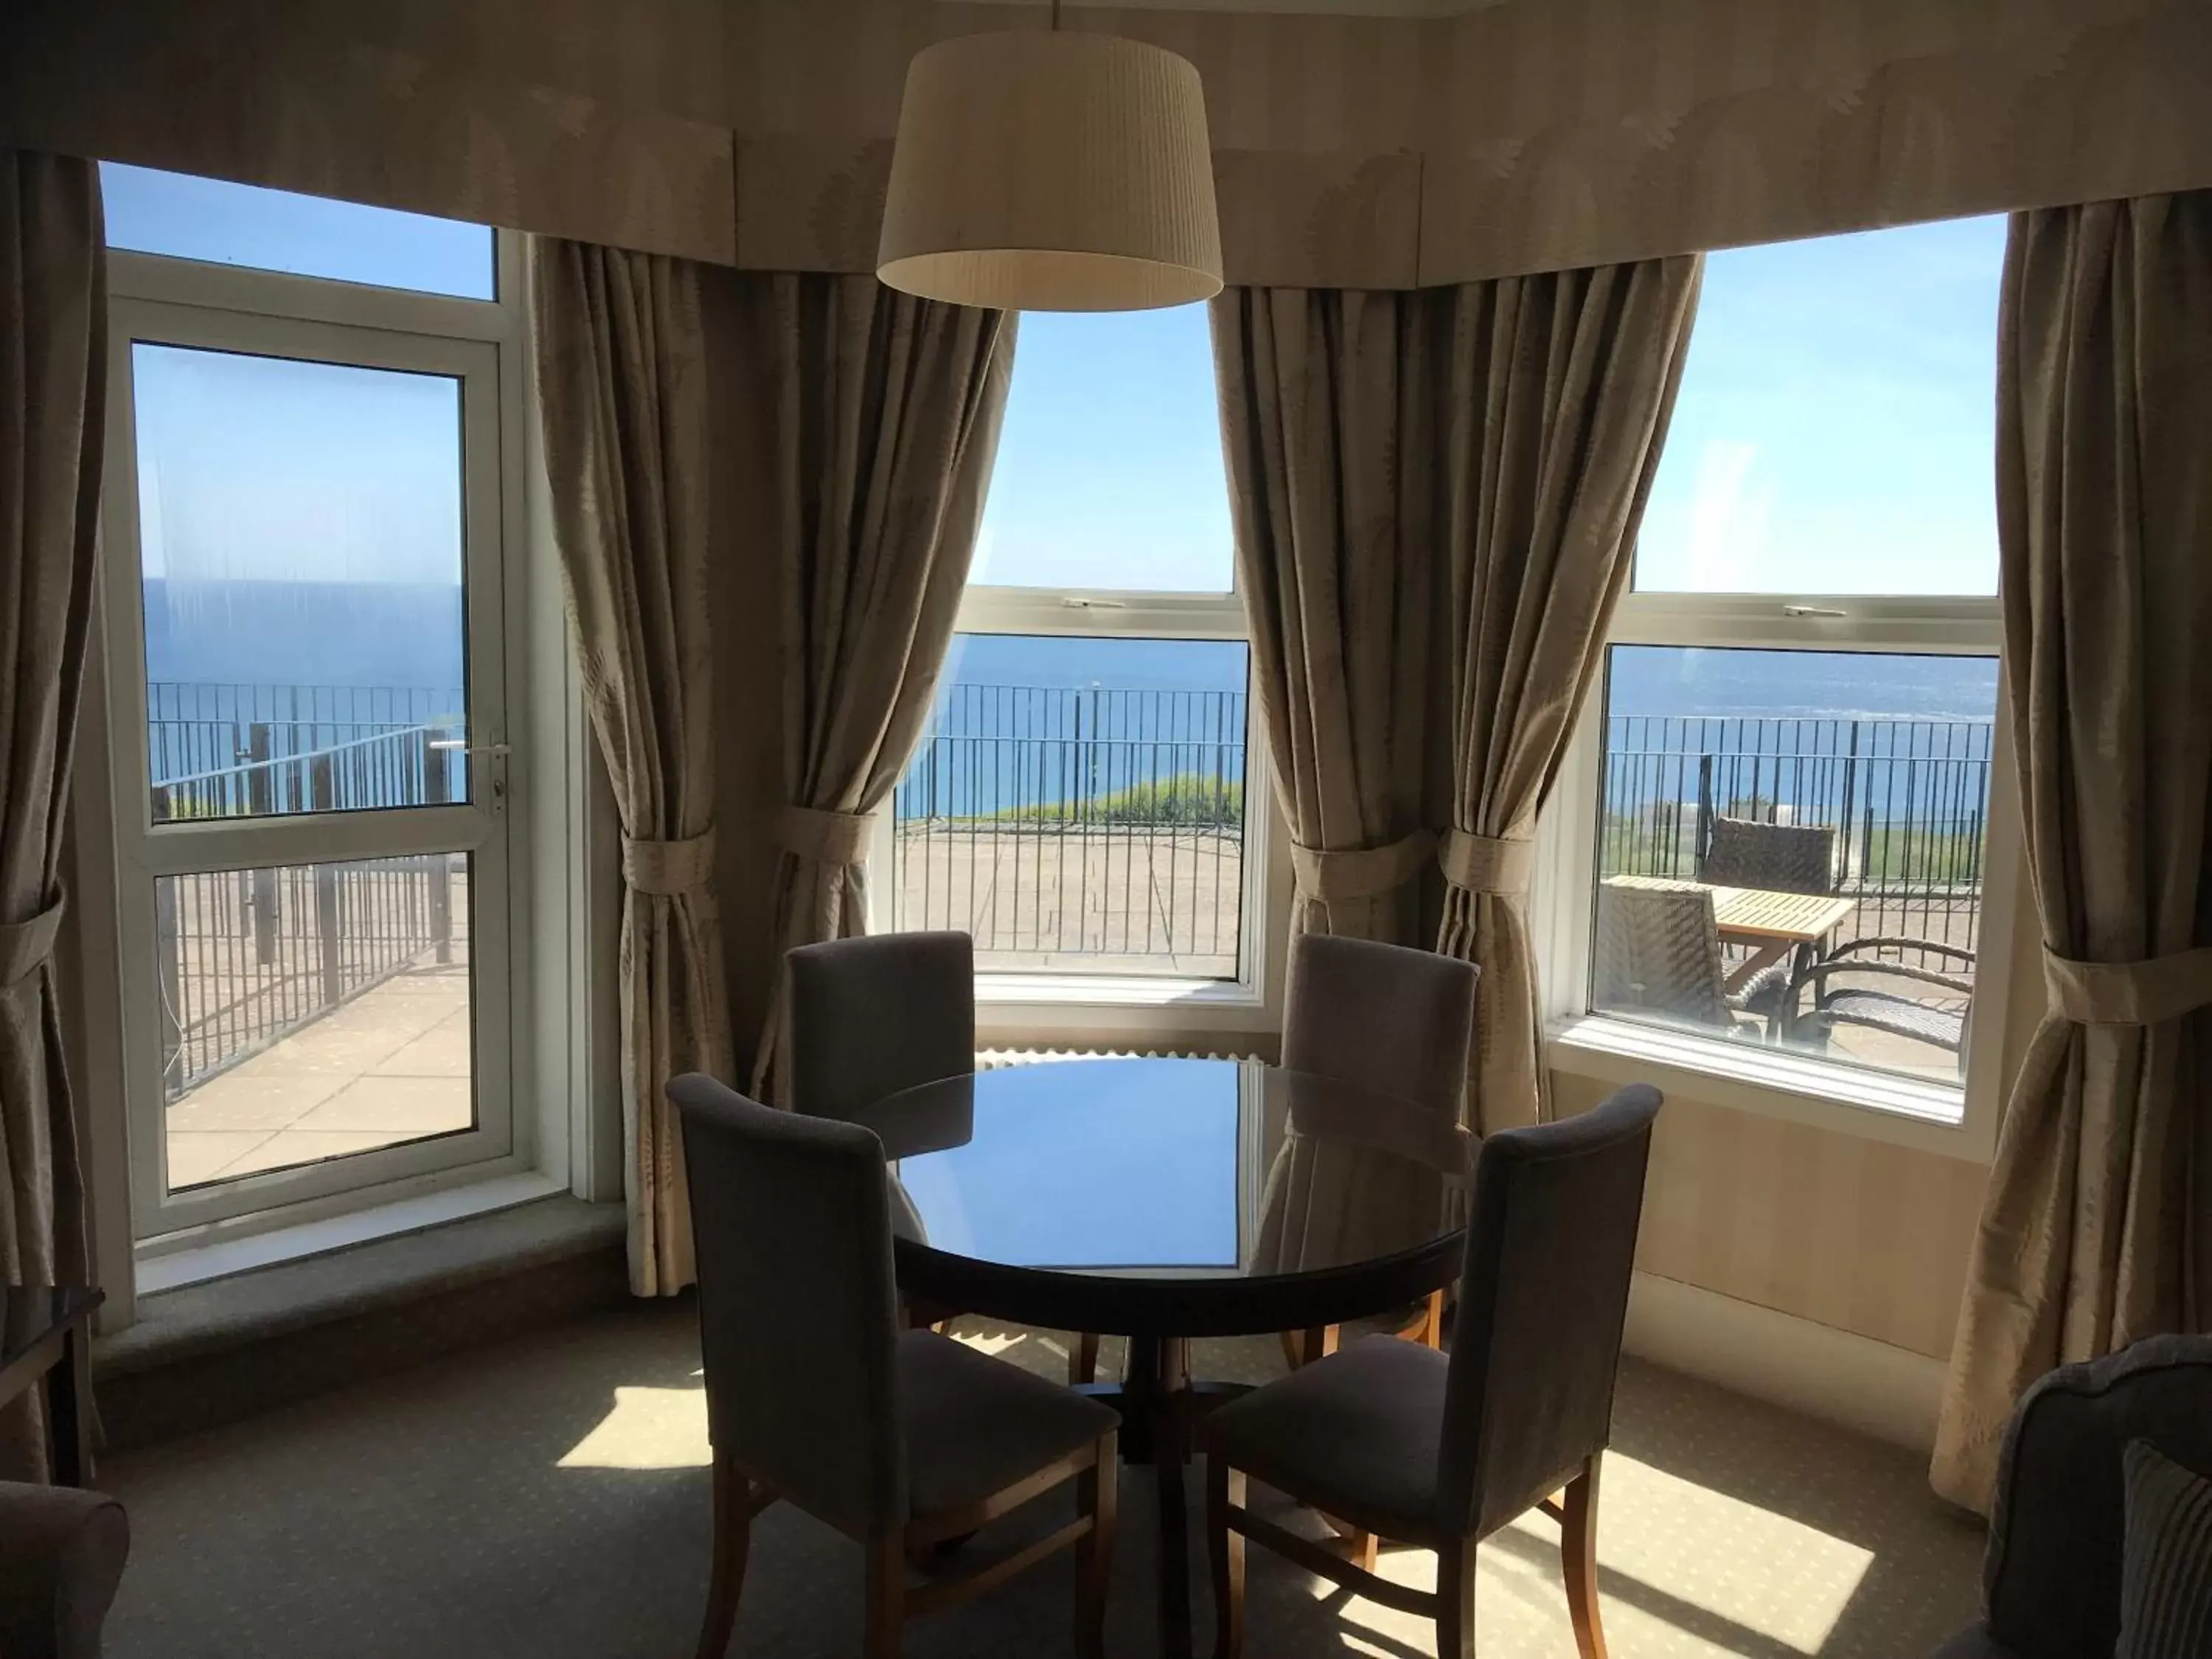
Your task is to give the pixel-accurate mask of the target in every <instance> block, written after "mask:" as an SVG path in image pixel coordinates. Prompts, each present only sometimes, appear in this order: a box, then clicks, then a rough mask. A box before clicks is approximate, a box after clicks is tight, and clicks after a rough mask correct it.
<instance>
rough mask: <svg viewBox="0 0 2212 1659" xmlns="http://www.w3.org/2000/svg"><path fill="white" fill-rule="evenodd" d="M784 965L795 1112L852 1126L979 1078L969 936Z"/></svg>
mask: <svg viewBox="0 0 2212 1659" xmlns="http://www.w3.org/2000/svg"><path fill="white" fill-rule="evenodd" d="M784 963H785V971H786V972H787V974H788V975H789V976H790V979H789V985H790V1004H789V1018H790V1021H791V1025H790V1030H791V1106H792V1109H793V1110H794V1111H800V1112H804V1113H805V1114H806V1115H808V1116H809V1117H836V1118H852V1117H856V1116H858V1115H860V1113H862V1112H864V1111H866V1109H868V1108H869V1107H871V1106H873V1105H875V1104H876V1103H878V1101H882V1100H885V1099H888V1098H889V1097H891V1096H892V1095H895V1094H898V1093H900V1092H901V1091H903V1090H907V1089H913V1088H917V1087H919V1086H920V1085H922V1084H925V1083H938V1082H941V1081H943V1080H944V1079H946V1078H949V1077H959V1076H962V1075H963V1074H964V1073H969V1072H972V1071H974V1070H975V940H974V939H971V938H969V936H968V935H967V934H965V933H952V932H941V933H882V934H878V935H877V936H875V937H873V938H868V939H830V940H829V941H827V942H825V943H823V944H820V945H799V946H796V947H795V948H793V950H790V951H786V952H785V953H784ZM960 1311H961V1310H959V1309H957V1308H911V1309H909V1310H908V1318H909V1319H910V1320H911V1321H912V1322H914V1323H916V1324H921V1325H930V1326H934V1327H935V1328H938V1329H939V1330H942V1329H943V1328H945V1322H946V1321H948V1320H950V1319H951V1318H953V1317H954V1316H957V1314H958V1313H959V1312H960ZM1071 1380H1072V1379H1071ZM1084 1380H1085V1381H1088V1380H1089V1379H1087V1378H1085V1379H1084Z"/></svg>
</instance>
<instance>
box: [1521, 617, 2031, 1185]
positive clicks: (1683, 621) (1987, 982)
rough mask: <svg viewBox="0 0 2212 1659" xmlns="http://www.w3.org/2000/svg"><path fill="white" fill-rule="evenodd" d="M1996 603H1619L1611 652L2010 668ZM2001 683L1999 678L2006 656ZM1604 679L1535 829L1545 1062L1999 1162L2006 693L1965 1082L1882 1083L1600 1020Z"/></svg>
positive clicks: (1862, 1074)
mask: <svg viewBox="0 0 2212 1659" xmlns="http://www.w3.org/2000/svg"><path fill="white" fill-rule="evenodd" d="M2002 643H2003V625H2002V612H2001V611H2000V609H1999V605H1998V601H1997V600H1996V598H1995V597H1990V598H1986V599H1982V598H1927V599H1920V598H1911V597H1891V596H1879V597H1869V596H1866V595H1861V594H1820V593H1807V594H1795V593H1776V594H1689V593H1638V592H1629V593H1627V594H1626V595H1624V596H1623V598H1622V599H1621V602H1620V608H1619V610H1618V611H1616V613H1615V615H1614V618H1613V626H1612V629H1611V630H1610V632H1609V634H1608V635H1607V647H1608V648H1609V647H1612V646H1616V645H1656V646H1688V647H1735V648H1740V649H1752V650H1778V651H1806V652H1865V653H1915V654H1921V655H1951V656H1979V657H1995V658H1999V659H2002ZM1998 678H1999V683H2000V686H2002V681H2003V674H2002V661H2001V660H2000V672H1999V677H1998ZM1603 683H1604V676H1603V675H1602V674H1601V675H1600V676H1599V677H1598V678H1597V680H1596V681H1595V683H1594V684H1593V688H1592V691H1591V694H1590V704H1591V706H1590V707H1588V708H1584V709H1583V711H1582V717H1581V718H1580V719H1579V720H1577V723H1576V729H1575V736H1574V738H1573V740H1572V743H1571V746H1570V749H1569V751H1568V756H1567V759H1566V763H1565V766H1564V767H1563V768H1562V769H1561V772H1560V776H1559V783H1558V786H1557V787H1555V788H1554V790H1553V794H1552V798H1551V799H1550V800H1549V801H1548V802H1547V804H1546V806H1545V809H1544V811H1543V814H1542V816H1541V820H1540V822H1539V825H1538V832H1537V843H1538V844H1537V855H1536V870H1535V874H1534V880H1533V882H1532V884H1531V892H1530V900H1529V905H1530V909H1529V915H1530V923H1531V927H1532V928H1533V929H1534V933H1535V936H1536V938H1537V939H1539V940H1540V941H1541V946H1542V948H1541V949H1540V950H1539V951H1538V952H1537V957H1538V964H1539V967H1538V981H1539V984H1538V994H1539V997H1540V1000H1541V1012H1542V1016H1543V1019H1544V1024H1545V1030H1546V1036H1547V1042H1546V1049H1547V1063H1548V1064H1549V1066H1551V1068H1552V1069H1553V1071H1554V1072H1558V1073H1565V1074H1567V1075H1571V1076H1577V1077H1583V1078H1588V1079H1593V1080H1595V1081H1598V1082H1601V1083H1605V1084H1619V1083H1627V1082H1638V1081H1648V1082H1652V1083H1656V1084H1657V1085H1660V1086H1661V1087H1662V1088H1663V1089H1666V1090H1668V1091H1670V1092H1675V1093H1680V1094H1681V1095H1683V1096H1684V1097H1688V1098H1694V1099H1699V1100H1703V1101H1706V1102H1710V1103H1713V1104H1716V1105H1721V1106H1726V1107H1729V1108H1733V1109H1737V1110H1741V1111H1748V1112H1753V1113H1757V1114H1760V1115H1768V1116H1775V1117H1781V1118H1786V1119H1789V1120H1791V1121H1798V1122H1803V1123H1808V1124H1813V1125H1815V1126H1818V1127H1823V1128H1826V1129H1830V1130H1834V1131H1838V1132H1841V1133H1850V1134H1855V1135H1861V1136H1865V1137H1869V1138H1871V1139H1879V1140H1887V1141H1891V1142H1895V1143H1898V1144H1902V1145H1905V1146H1916V1147H1919V1148H1921V1149H1923V1150H1926V1151H1930V1152H1941V1153H1942V1154H1944V1155H1946V1156H1949V1157H1953V1158H1965V1159H1970V1160H1972V1161H1975V1162H1981V1163H1986V1162H1988V1161H1989V1160H1990V1158H1992V1157H1993V1156H1994V1154H1995V1148H1996V1124H1997V1120H1998V1118H1999V1116H2000V1115H2002V1106H2003V1102H2002V1097H2001V1095H2000V1090H2001V1089H2002V1083H2003V1079H2002V1075H2001V1073H2002V1062H2003V1054H2004V1044H2005V1029H2004V1028H2005V1011H2006V1002H2007V990H2008V983H2007V981H2008V975H2007V969H2008V966H2009V964H2010V962H2011V958H2012V952H2013V933H2014V918H2015V910H2016V908H2017V905H2018V902H2019V899H2020V878H2021V850H2020V828H2019V817H2018V811H2017V801H2018V793H2017V787H2016V783H2015V769H2014V761H2013V754H2012V745H2011V734H2010V726H2009V724H2008V721H2007V720H2006V718H2005V709H2004V707H2003V703H2002V691H2000V699H1999V706H1998V708H1996V711H1995V713H1994V720H1995V741H1994V742H1993V744H1992V745H1991V759H1990V813H1989V817H1988V826H1989V827H1988V831H1987V837H1986V843H1985V846H1984V853H1983V880H1982V913H1981V917H1980V921H1979V924H1978V933H1977V937H1978V945H1977V946H1976V957H1977V964H1976V970H1975V988H1974V1020H1973V1026H1972V1032H1971V1034H1970V1036H1969V1038H1968V1044H1967V1052H1966V1078H1965V1081H1964V1083H1963V1085H1952V1084H1946V1083H1940V1082H1936V1081H1933V1080H1928V1079H1916V1078H1911V1077H1905V1076H1902V1075H1899V1074H1896V1073H1883V1072H1879V1071H1875V1070H1871V1069H1869V1068H1866V1067H1863V1066H1851V1065H1848V1064H1844V1063H1842V1062H1839V1061H1834V1060H1822V1059H1820V1058H1818V1057H1815V1056H1811V1055H1803V1054H1788V1053H1785V1052H1783V1051H1778V1050H1776V1049H1773V1048H1765V1047H1762V1046H1754V1045H1751V1044H1743V1043H1730V1042H1723V1041H1721V1040H1719V1039H1716V1038H1712V1037H1707V1036H1699V1035H1698V1034H1695V1033H1689V1032H1680V1031H1675V1030H1666V1029H1663V1028H1662V1027H1660V1026H1657V1025H1655V1024H1646V1023H1644V1022H1640V1021H1637V1020H1633V1019H1627V1018H1618V1017H1613V1016H1609V1015H1606V1014H1602V1013H1595V1012H1591V1010H1590V1006H1589V983H1590V933H1591V927H1592V917H1593V912H1594V908H1595V906H1594V902H1593V897H1592V896H1593V894H1594V892H1595V882H1596V878H1597V868H1596V866H1597V820H1598V812H1599V804H1600V794H1601V788H1602V769H1603V753H1604V745H1605V737H1604V731H1605V720H1604V713H1605V711H1604V709H1603V708H1601V707H1600V706H1597V705H1598V704H1599V703H1600V701H1601V696H1602V686H1603Z"/></svg>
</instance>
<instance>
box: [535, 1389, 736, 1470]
mask: <svg viewBox="0 0 2212 1659" xmlns="http://www.w3.org/2000/svg"><path fill="white" fill-rule="evenodd" d="M713 1461H714V1460H713V1457H712V1455H711V1454H710V1453H709V1451H708V1446H707V1395H706V1391H705V1390H704V1389H629V1388H617V1389H615V1403H614V1404H613V1406H612V1407H610V1408H609V1409H608V1412H607V1414H606V1415H605V1417H603V1418H601V1419H599V1422H598V1423H597V1424H596V1425H594V1426H593V1427H592V1431H591V1432H590V1433H588V1434H586V1436H585V1437H583V1438H582V1439H581V1440H579V1441H578V1442H577V1443H575V1444H574V1446H571V1447H570V1448H569V1449H568V1451H567V1452H566V1453H565V1454H563V1455H562V1458H561V1461H560V1463H559V1465H558V1467H560V1468H564V1469H697V1468H706V1467H707V1465H708V1463H710V1462H713Z"/></svg>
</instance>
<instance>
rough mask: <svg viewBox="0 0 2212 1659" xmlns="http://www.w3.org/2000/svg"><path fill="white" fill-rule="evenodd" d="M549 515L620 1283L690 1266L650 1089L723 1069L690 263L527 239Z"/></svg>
mask: <svg viewBox="0 0 2212 1659" xmlns="http://www.w3.org/2000/svg"><path fill="white" fill-rule="evenodd" d="M532 279H533V283H534V287H535V299H536V304H537V323H538V387H539V396H540V398H541V403H542V410H541V418H542V421H543V423H544V444H545V462H546V471H547V475H548V479H549V482H550V486H551V490H552V499H553V519H554V526H555V530H556V534H557V536H558V538H559V541H560V544H561V567H562V574H563V576H564V578H565V580H566V582H567V586H568V609H569V617H570V621H571V623H572V624H573V626H574V637H575V641H576V651H577V656H578V659H579V661H580V664H581V668H582V673H583V679H584V687H585V692H586V697H587V699H588V700H589V702H590V705H591V711H592V729H593V730H594V731H595V732H597V733H598V734H599V751H600V753H601V755H603V756H604V757H605V761H606V767H607V773H608V776H609V778H610V779H611V781H612V783H613V786H614V794H615V800H616V805H617V808H618V810H619V811H620V813H621V817H622V827H623V921H622V943H621V954H620V963H621V965H620V975H621V999H622V1033H623V1035H622V1075H623V1120H624V1121H623V1129H624V1139H625V1145H626V1146H627V1149H628V1154H629V1157H628V1168H627V1176H628V1179H627V1183H626V1184H627V1188H628V1196H629V1267H630V1287H631V1289H632V1290H633V1291H635V1292H636V1293H637V1294H638V1295H640V1296H672V1295H674V1294H675V1293H676V1292H677V1291H680V1290H681V1289H683V1288H684V1286H685V1285H688V1284H690V1282H691V1280H692V1278H693V1273H692V1255H691V1221H690V1206H689V1204H688V1201H687V1200H686V1197H685V1190H684V1162H683V1158H684V1148H683V1140H682V1136H681V1134H680V1133H679V1130H678V1124H677V1121H676V1116H675V1113H674V1111H673V1109H671V1107H670V1106H669V1104H668V1101H667V1098H666V1097H665V1094H664V1093H663V1092H662V1091H663V1090H664V1088H665V1085H666V1084H667V1081H668V1079H670V1078H671V1076H674V1075H676V1074H678V1073H683V1072H689V1071H702V1072H708V1073H712V1074H714V1076H716V1077H719V1078H722V1079H733V1077H734V1073H735V1061H734V1058H733V1054H732V1038H731V1031H730V1013H729V1000H728V996H727V994H726V990H725V987H724V979H723V957H722V930H721V921H720V915H719V914H718V912H717V909H716V905H715V898H714V745H713V743H712V740H711V738H712V733H711V730H710V727H709V722H710V720H712V719H713V718H714V713H715V705H714V642H713V641H712V639H711V638H710V637H709V633H708V605H707V592H706V574H707V558H708V548H709V546H710V544H711V541H712V538H711V536H710V527H709V525H708V507H707V502H708V477H707V469H708V465H709V463H708V455H707V449H708V393H707V384H706V383H707V362H706V344H705V337H704V329H703V326H702V313H701V308H700V293H699V272H698V270H697V269H696V267H695V266H693V265H692V264H689V263H688V262H686V261H684V260H681V259H671V258H665V257H662V256H659V255H655V254H643V253H631V252H624V251H622V250H620V249H616V248H607V247H599V246H592V245H591V244H589V243H583V242H564V241H557V240H550V239H542V240H537V241H535V242H533V244H532Z"/></svg>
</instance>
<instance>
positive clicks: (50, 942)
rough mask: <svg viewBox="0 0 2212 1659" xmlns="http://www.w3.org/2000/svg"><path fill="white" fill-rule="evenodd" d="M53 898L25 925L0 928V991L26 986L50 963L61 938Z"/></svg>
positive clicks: (58, 904)
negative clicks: (56, 944) (55, 944)
mask: <svg viewBox="0 0 2212 1659" xmlns="http://www.w3.org/2000/svg"><path fill="white" fill-rule="evenodd" d="M64 902H65V901H64V900H63V899H59V898H57V899H56V900H55V901H54V902H52V904H49V905H48V906H46V908H45V909H43V910H41V911H40V912H39V914H38V915H35V916H33V917H32V918H31V919H30V920H29V921H16V922H10V923H9V924H8V925H7V926H6V927H0V991H12V990H14V989H15V987H17V986H19V985H24V984H27V983H28V982H29V981H30V980H31V979H32V977H33V975H36V974H37V972H38V971H39V969H41V968H43V967H45V966H46V963H49V962H51V961H52V960H53V955H54V941H55V940H56V939H58V938H59V937H60V936H61V931H62V908H63V905H64Z"/></svg>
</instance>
